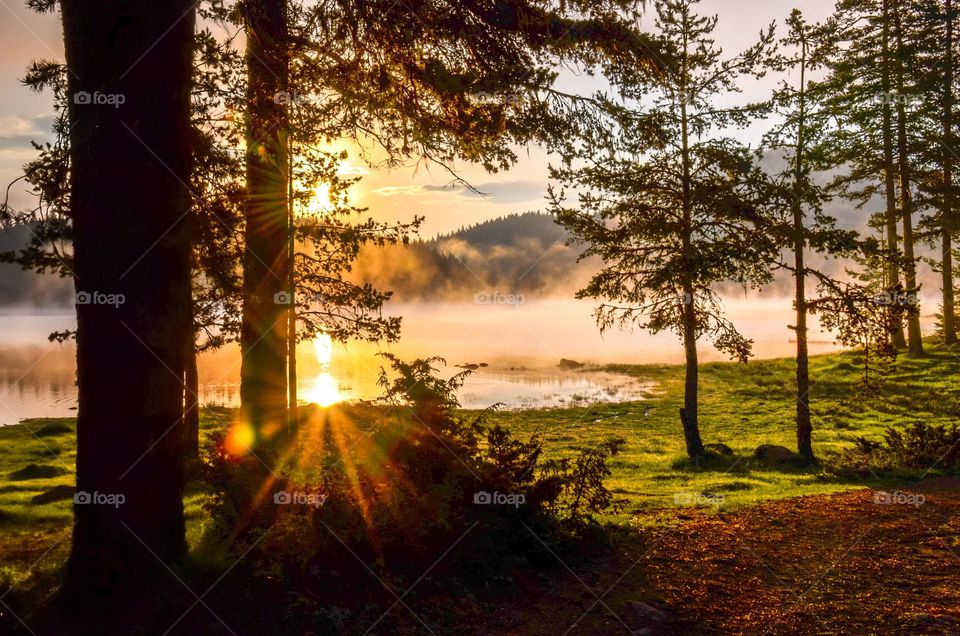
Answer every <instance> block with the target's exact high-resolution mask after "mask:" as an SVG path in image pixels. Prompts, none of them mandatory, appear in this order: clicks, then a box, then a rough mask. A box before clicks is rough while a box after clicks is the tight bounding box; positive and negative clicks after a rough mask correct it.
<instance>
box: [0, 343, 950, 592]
mask: <svg viewBox="0 0 960 636" xmlns="http://www.w3.org/2000/svg"><path fill="white" fill-rule="evenodd" d="M859 365H860V360H859V356H858V355H857V354H855V353H842V354H836V355H826V356H818V357H815V358H813V359H812V360H811V378H812V380H813V389H812V391H811V398H812V404H813V414H814V420H813V421H814V445H815V449H816V451H817V453H818V454H819V455H820V456H821V457H822V458H825V459H828V458H829V455H830V453H831V452H835V451H837V450H840V449H842V448H844V447H845V446H849V445H850V444H851V443H852V440H853V439H854V438H856V437H857V436H867V437H879V436H880V434H881V433H882V431H883V429H884V428H885V427H887V426H902V425H906V424H908V423H910V422H914V421H926V422H930V423H953V422H955V421H957V418H958V415H960V383H958V382H957V380H956V379H957V377H958V374H960V358H958V357H957V356H956V355H955V354H953V353H951V352H950V351H947V350H945V349H943V348H937V347H934V346H931V347H930V350H929V352H928V355H926V356H924V357H920V358H912V357H903V358H901V360H900V361H899V363H898V368H897V371H896V373H895V375H894V376H893V377H891V378H890V379H889V381H888V382H887V383H886V384H884V386H883V387H882V388H881V390H880V392H879V393H878V394H876V395H865V394H863V392H862V391H861V390H860V386H859V377H860V370H859ZM608 370H611V371H616V372H620V373H625V374H629V375H631V376H635V377H637V378H639V379H642V380H645V381H650V382H651V383H653V386H654V387H655V388H654V389H652V390H651V393H650V394H649V396H648V398H647V399H646V400H645V401H642V402H633V403H626V404H607V405H597V406H584V407H582V408H566V409H545V410H534V411H522V412H500V413H493V414H492V415H491V416H490V417H491V421H492V422H493V423H498V424H501V425H503V426H505V427H507V428H509V429H511V430H513V431H514V432H516V433H517V434H519V435H520V436H523V435H524V434H533V433H537V432H539V433H542V434H543V436H544V439H545V449H546V452H547V454H548V455H550V456H572V455H575V454H576V453H577V451H579V450H580V449H582V448H584V447H587V446H592V445H595V444H596V443H598V442H600V441H602V440H604V439H606V438H610V437H623V438H625V439H626V440H627V447H626V449H625V451H624V452H623V453H622V454H621V455H619V456H617V457H616V458H614V460H613V461H612V470H613V474H612V476H611V478H610V484H611V486H612V487H613V488H614V489H615V491H616V493H617V494H618V496H620V497H623V498H625V499H627V500H628V503H627V506H626V509H625V512H624V513H623V514H621V515H618V517H617V520H618V521H621V522H630V521H631V520H632V519H634V517H632V515H631V513H633V512H638V511H649V510H651V509H656V508H670V507H676V505H677V504H676V496H677V495H680V496H681V498H683V497H684V496H687V497H689V495H691V494H693V493H714V494H718V495H722V496H723V503H722V507H724V508H726V509H732V508H737V507H740V506H743V505H746V504H751V503H754V502H756V501H758V500H763V499H772V498H783V497H793V496H798V495H810V494H823V493H828V492H836V491H841V490H849V489H851V488H857V487H863V486H865V485H869V486H874V487H880V488H894V487H897V486H899V485H903V484H906V483H909V481H908V480H909V479H910V478H913V477H920V476H921V475H920V474H915V475H911V474H905V475H902V477H903V479H902V480H900V481H899V482H891V481H888V480H886V479H884V480H880V479H876V480H873V481H871V482H856V481H850V480H839V479H837V478H834V477H831V476H829V475H828V473H827V472H826V471H824V470H823V469H822V468H817V467H813V468H801V467H791V466H787V467H783V468H777V469H774V468H769V467H765V466H763V465H760V464H759V463H757V462H756V461H755V460H753V459H752V453H753V450H754V449H755V448H756V447H757V446H758V445H760V444H779V445H783V446H787V447H789V448H792V447H793V446H794V433H793V414H794V404H795V402H794V396H793V392H792V388H791V387H792V377H793V363H792V361H791V360H771V361H759V362H751V363H750V364H749V365H746V366H744V365H735V364H726V363H713V364H706V365H703V367H702V371H701V413H700V417H701V430H702V433H703V437H704V441H705V442H707V443H711V442H722V443H725V444H727V445H728V446H730V447H731V448H732V449H733V450H734V453H735V454H734V455H733V456H732V457H729V458H723V459H721V460H717V461H715V462H713V463H712V464H709V465H707V466H700V467H696V466H692V465H691V464H690V463H689V462H688V461H687V460H686V459H685V454H684V449H683V440H682V436H681V434H680V424H679V418H678V411H679V408H680V405H681V402H682V389H683V385H682V381H683V369H682V367H678V366H662V365H636V366H622V365H621V366H612V367H608ZM378 413H379V414H382V411H380V410H376V409H371V408H370V407H336V409H334V410H332V414H333V415H334V420H336V418H337V417H338V416H339V415H344V416H346V419H348V420H350V421H352V423H353V424H352V427H353V428H355V429H356V430H357V431H358V432H360V433H361V434H362V431H363V429H364V427H363V426H361V425H360V423H362V421H363V420H371V419H376V417H377V414H378ZM467 415H469V413H467ZM231 417H233V411H230V410H224V409H208V410H205V411H204V413H203V417H202V423H201V424H202V431H203V435H204V437H206V436H209V434H210V433H212V432H214V431H217V430H223V429H224V428H226V427H227V424H228V422H229V421H230V419H231ZM342 430H343V429H341V431H342ZM74 440H75V422H74V421H73V420H72V419H48V420H28V421H26V422H24V423H23V424H21V425H17V426H8V427H3V428H0V557H2V558H0V584H2V585H3V587H6V585H8V584H12V583H19V582H25V583H26V585H30V583H29V581H31V580H33V581H49V580H51V577H45V576H43V573H44V571H45V570H50V571H52V570H53V569H54V568H56V567H58V566H59V565H60V564H62V563H63V560H64V559H65V557H66V554H67V550H68V549H69V534H70V527H71V522H72V517H71V515H72V511H71V505H72V492H73V483H74V479H73V466H74V461H75V454H76V453H75V446H74ZM312 443H313V442H312V441H310V440H307V443H306V444H305V445H306V446H309V445H310V444H312ZM318 443H319V442H318ZM346 446H347V444H344V447H346ZM302 448H303V447H302ZM301 455H302V456H301V458H300V464H301V466H303V465H304V464H308V465H309V464H310V463H311V462H310V459H309V456H310V454H309V453H301ZM208 495H209V489H208V487H207V486H206V485H205V484H203V483H200V482H199V481H193V482H191V483H190V484H189V486H188V489H187V497H186V500H185V507H186V513H187V520H188V524H189V525H188V538H189V539H190V543H191V545H194V546H196V545H197V544H198V543H199V540H200V537H201V536H202V535H203V532H204V529H205V524H206V521H207V517H206V513H205V512H204V510H203V508H202V503H203V502H204V501H205V499H206V498H207V497H208ZM637 518H639V517H637ZM642 518H643V519H645V520H646V522H649V521H650V519H651V518H652V517H651V516H650V515H644V516H643V517H642ZM35 574H40V575H41V576H39V577H38V576H33V575H35ZM36 593H37V594H40V595H43V594H44V593H46V591H45V590H42V589H39V590H36Z"/></svg>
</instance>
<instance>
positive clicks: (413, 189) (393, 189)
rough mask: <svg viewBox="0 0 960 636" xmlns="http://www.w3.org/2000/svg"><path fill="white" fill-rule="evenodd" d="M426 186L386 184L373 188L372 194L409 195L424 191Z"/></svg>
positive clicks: (384, 195)
mask: <svg viewBox="0 0 960 636" xmlns="http://www.w3.org/2000/svg"><path fill="white" fill-rule="evenodd" d="M426 187H427V186H420V185H403V186H385V187H383V188H377V189H376V190H372V191H371V194H378V195H380V196H382V197H396V196H409V195H411V194H421V193H423V192H424V190H425V189H426Z"/></svg>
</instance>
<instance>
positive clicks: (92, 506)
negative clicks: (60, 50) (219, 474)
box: [61, 0, 194, 608]
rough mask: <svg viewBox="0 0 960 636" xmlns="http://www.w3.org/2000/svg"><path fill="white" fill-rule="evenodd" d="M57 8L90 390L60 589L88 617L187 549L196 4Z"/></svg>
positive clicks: (88, 0)
mask: <svg viewBox="0 0 960 636" xmlns="http://www.w3.org/2000/svg"><path fill="white" fill-rule="evenodd" d="M61 10H62V18H63V30H64V42H65V49H66V60H67V65H68V68H69V75H68V93H69V96H70V97H69V101H70V103H69V107H68V108H69V118H70V123H71V127H70V163H71V181H70V195H71V212H72V221H73V249H74V267H75V272H74V273H75V287H76V290H77V294H78V299H77V302H78V304H77V384H78V391H79V412H78V416H77V474H76V480H77V491H78V495H77V497H76V499H75V504H74V519H75V522H76V525H75V526H74V528H73V543H72V547H71V551H70V558H69V562H68V566H67V573H66V580H65V585H64V590H63V591H64V594H65V598H66V600H67V601H68V602H69V604H70V605H72V606H73V607H75V608H84V607H85V605H83V604H82V600H81V599H91V598H103V597H110V596H112V595H113V594H115V593H117V592H124V593H130V592H135V591H136V590H137V589H138V588H139V589H142V587H141V586H142V584H143V582H142V580H141V579H142V578H143V577H145V576H146V574H147V573H149V572H153V571H154V570H155V569H157V570H159V569H163V566H161V565H160V563H159V562H158V559H161V560H163V561H165V562H166V561H169V560H171V559H176V558H178V557H180V556H182V555H183V554H185V552H186V548H187V545H186V540H185V534H184V517H183V505H182V494H183V439H184V438H183V428H182V421H183V390H184V389H183V373H184V366H185V350H186V348H185V346H184V339H185V338H189V337H192V335H193V328H192V324H191V320H190V303H191V287H190V252H191V246H190V238H189V237H190V233H189V229H188V227H187V225H188V219H187V217H188V215H189V211H190V207H191V199H190V193H189V190H188V188H187V186H186V184H187V183H189V179H190V172H191V161H190V157H191V153H190V146H189V140H190V78H191V70H192V50H193V37H194V7H193V3H192V2H191V1H189V0H168V1H165V2H160V1H157V0H153V1H146V0H145V1H143V2H136V3H117V2H108V1H103V0H83V1H82V2H81V1H80V0H63V1H62V3H61ZM110 294H113V295H114V296H113V297H112V300H113V302H111V297H110V296H108V295H110ZM121 300H122V302H121ZM107 498H110V502H108V501H107ZM111 502H112V503H111ZM118 502H119V503H118ZM145 546H146V547H145ZM148 548H149V549H148ZM151 552H152V554H151Z"/></svg>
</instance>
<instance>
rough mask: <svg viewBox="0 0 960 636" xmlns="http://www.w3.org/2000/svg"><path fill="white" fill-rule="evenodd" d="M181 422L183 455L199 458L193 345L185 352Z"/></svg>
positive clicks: (194, 350)
mask: <svg viewBox="0 0 960 636" xmlns="http://www.w3.org/2000/svg"><path fill="white" fill-rule="evenodd" d="M183 389H184V390H183V422H184V431H185V432H186V440H185V441H184V455H185V456H186V457H187V458H189V459H197V458H199V457H200V400H199V396H200V374H199V370H198V369H197V352H196V347H194V345H193V343H192V342H191V343H190V347H189V348H188V351H187V364H186V369H185V370H184V387H183Z"/></svg>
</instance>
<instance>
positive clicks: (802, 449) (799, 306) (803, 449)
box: [793, 41, 814, 461]
mask: <svg viewBox="0 0 960 636" xmlns="http://www.w3.org/2000/svg"><path fill="white" fill-rule="evenodd" d="M806 79H807V43H806V41H803V42H801V58H800V91H799V119H798V123H797V151H796V157H795V166H794V189H793V232H794V237H793V257H794V268H795V270H796V273H795V283H796V290H795V291H796V294H795V298H794V302H795V304H796V310H797V324H796V330H797V418H796V419H797V451H798V452H799V453H800V456H801V457H803V458H805V459H807V460H808V461H813V460H814V455H813V441H812V439H811V437H812V432H813V425H812V423H811V421H810V395H809V394H810V360H809V355H808V351H807V298H806V292H807V290H806V275H807V266H806V263H805V260H804V249H805V248H806V240H805V236H804V235H805V231H806V229H805V227H804V224H803V170H804V168H803V160H804V150H805V149H806V148H805V146H804V143H805V141H806V140H805V138H804V133H805V126H806V107H807V102H806Z"/></svg>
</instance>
